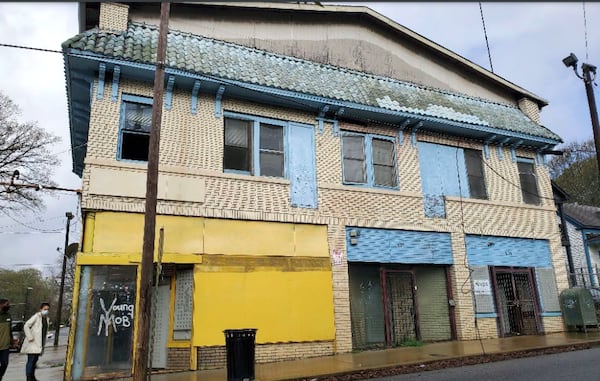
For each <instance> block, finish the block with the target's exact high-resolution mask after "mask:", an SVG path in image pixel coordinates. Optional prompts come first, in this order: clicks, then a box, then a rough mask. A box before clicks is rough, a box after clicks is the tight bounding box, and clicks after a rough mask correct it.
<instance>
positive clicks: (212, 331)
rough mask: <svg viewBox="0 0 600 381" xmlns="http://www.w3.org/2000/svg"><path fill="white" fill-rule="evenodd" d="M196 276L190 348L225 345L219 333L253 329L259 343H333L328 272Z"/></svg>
mask: <svg viewBox="0 0 600 381" xmlns="http://www.w3.org/2000/svg"><path fill="white" fill-rule="evenodd" d="M196 270H197V271H196V272H195V274H194V277H195V284H196V287H195V294H194V311H196V313H195V319H194V337H193V345H194V346H210V345H224V344H225V339H224V335H223V330H225V329H239V328H257V329H258V332H257V336H256V341H257V343H277V342H303V341H317V340H333V339H334V338H335V328H334V317H333V292H332V285H331V279H332V278H331V272H330V271H305V272H277V271H259V272H251V273H226V272H220V273H208V272H201V271H200V269H199V268H198V267H197V269H196Z"/></svg>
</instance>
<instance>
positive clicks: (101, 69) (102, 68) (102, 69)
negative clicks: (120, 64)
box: [96, 62, 106, 99]
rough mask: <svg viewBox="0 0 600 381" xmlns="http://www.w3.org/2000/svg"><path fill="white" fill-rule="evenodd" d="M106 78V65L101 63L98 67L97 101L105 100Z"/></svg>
mask: <svg viewBox="0 0 600 381" xmlns="http://www.w3.org/2000/svg"><path fill="white" fill-rule="evenodd" d="M105 77H106V64H105V63H103V62H101V63H100V64H99V65H98V89H97V92H96V99H102V98H104V79H105Z"/></svg>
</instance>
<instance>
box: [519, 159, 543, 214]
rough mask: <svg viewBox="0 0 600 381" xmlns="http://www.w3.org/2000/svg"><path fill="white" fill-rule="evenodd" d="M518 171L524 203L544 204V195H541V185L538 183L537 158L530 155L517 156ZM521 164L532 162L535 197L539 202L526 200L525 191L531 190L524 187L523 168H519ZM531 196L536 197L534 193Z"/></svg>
mask: <svg viewBox="0 0 600 381" xmlns="http://www.w3.org/2000/svg"><path fill="white" fill-rule="evenodd" d="M516 162H517V173H518V175H519V185H520V186H521V199H522V200H523V203H525V204H527V205H541V204H542V196H541V195H540V187H539V184H538V176H537V173H536V170H535V160H534V159H532V158H529V157H520V156H517V161H516ZM519 164H530V165H531V176H532V177H533V184H534V185H535V193H536V194H535V197H536V199H537V202H527V201H526V200H525V193H531V192H529V191H528V192H525V191H524V188H523V179H522V178H521V169H520V168H519ZM529 197H534V195H533V194H531V195H530V196H529Z"/></svg>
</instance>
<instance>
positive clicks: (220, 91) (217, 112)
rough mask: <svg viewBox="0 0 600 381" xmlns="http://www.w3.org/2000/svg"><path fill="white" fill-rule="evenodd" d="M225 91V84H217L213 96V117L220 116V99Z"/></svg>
mask: <svg viewBox="0 0 600 381" xmlns="http://www.w3.org/2000/svg"><path fill="white" fill-rule="evenodd" d="M224 92H225V86H223V85H221V86H219V89H218V90H217V94H216V97H215V118H220V117H221V99H222V98H223V93H224Z"/></svg>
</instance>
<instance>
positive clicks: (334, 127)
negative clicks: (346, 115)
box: [333, 120, 340, 138]
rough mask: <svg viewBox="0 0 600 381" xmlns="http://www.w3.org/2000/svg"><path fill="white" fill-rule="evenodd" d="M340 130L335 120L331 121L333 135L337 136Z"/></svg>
mask: <svg viewBox="0 0 600 381" xmlns="http://www.w3.org/2000/svg"><path fill="white" fill-rule="evenodd" d="M339 132H340V127H339V124H338V121H337V120H334V121H333V136H334V137H336V138H337V136H338V134H339Z"/></svg>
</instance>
